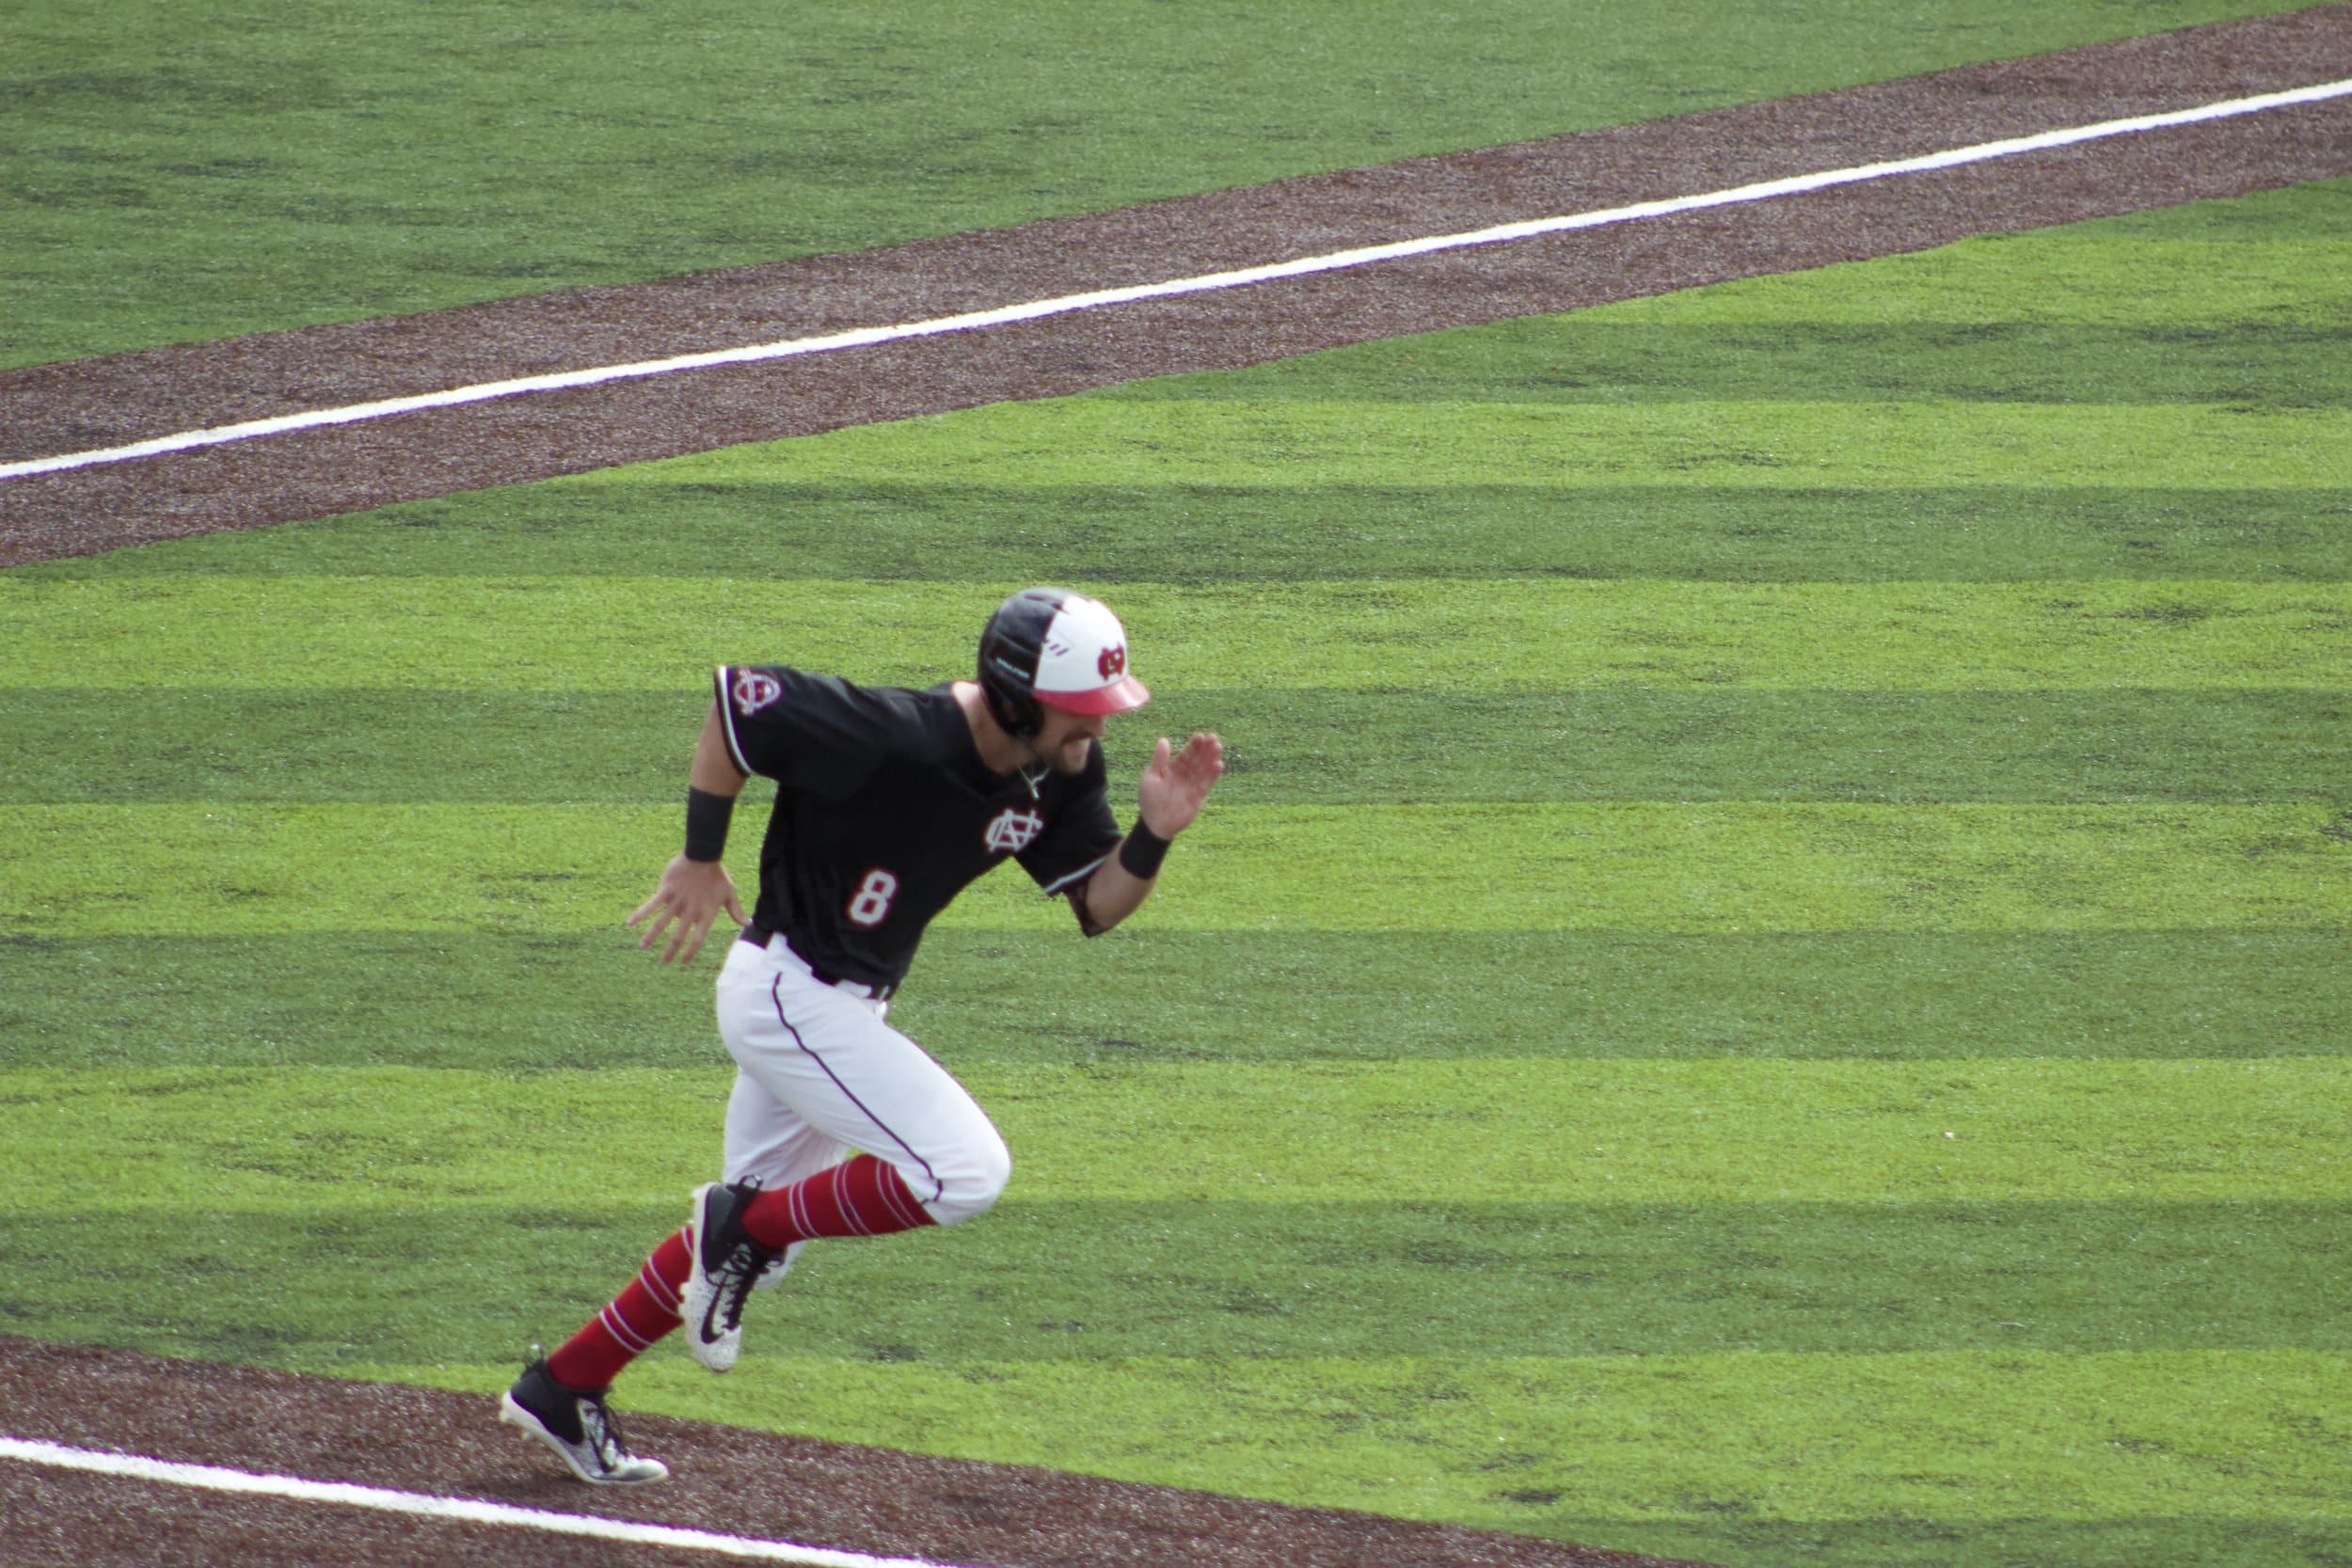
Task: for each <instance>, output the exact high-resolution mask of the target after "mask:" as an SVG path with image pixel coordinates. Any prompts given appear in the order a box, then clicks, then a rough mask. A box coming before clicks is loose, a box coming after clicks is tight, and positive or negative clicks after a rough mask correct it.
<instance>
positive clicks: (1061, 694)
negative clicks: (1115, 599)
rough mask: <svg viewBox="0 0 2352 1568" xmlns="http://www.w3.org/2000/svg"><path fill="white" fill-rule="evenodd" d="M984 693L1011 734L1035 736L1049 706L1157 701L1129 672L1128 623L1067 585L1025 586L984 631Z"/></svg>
mask: <svg viewBox="0 0 2352 1568" xmlns="http://www.w3.org/2000/svg"><path fill="white" fill-rule="evenodd" d="M980 690H981V692H982V694H983V695H985V696H986V697H987V699H988V711H989V712H990V713H991V714H992V715H993V716H994V718H995V720H996V722H997V723H999V724H1001V725H1003V726H1004V728H1005V730H1006V732H1007V733H1008V734H1010V735H1017V736H1032V735H1035V734H1036V733H1037V732H1038V730H1039V728H1040V727H1041V725H1042V724H1043V723H1044V722H1045V715H1044V712H1043V709H1045V708H1049V707H1057V708H1060V709H1061V710H1062V711H1064V712H1065V713H1123V712H1125V711H1126V710H1127V709H1129V708H1135V707H1141V706H1142V705H1144V704H1145V703H1146V702H1148V701H1149V700H1150V699H1151V696H1152V693H1151V692H1149V691H1147V690H1145V689H1144V687H1143V683H1142V682H1141V681H1138V680H1136V678H1135V676H1133V675H1131V674H1129V673H1127V628H1126V627H1124V626H1120V624H1119V617H1118V616H1116V615H1113V614H1112V613H1111V612H1110V610H1109V609H1108V608H1107V607H1105V606H1104V604H1103V603H1102V602H1101V601H1100V600H1096V599H1089V598H1088V597H1087V596H1086V595H1085V594H1073V593H1072V592H1070V591H1069V590H1068V589H1066V588H1025V589H1023V590H1022V591H1021V592H1020V593H1018V594H1013V595H1012V597H1010V598H1009V599H1007V600H1006V601H1005V602H1004V603H1003V604H1001V605H998V606H997V607H996V613H995V614H993V615H992V616H990V617H989V619H988V629H987V630H986V631H984V632H982V633H981V634H980Z"/></svg>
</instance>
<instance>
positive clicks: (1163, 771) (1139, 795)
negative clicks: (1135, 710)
mask: <svg viewBox="0 0 2352 1568" xmlns="http://www.w3.org/2000/svg"><path fill="white" fill-rule="evenodd" d="M1224 771H1225V742H1223V741H1222V740H1219V739H1218V738H1217V737H1216V736H1215V735H1212V734H1210V733H1208V732H1207V731H1200V732H1199V733H1196V734H1195V735H1194V736H1193V737H1192V738H1191V739H1190V740H1187V741H1185V742H1184V750H1182V751H1180V752H1170V751H1169V749H1168V736H1160V743H1159V744H1158V745H1157V746H1154V747H1153V748H1152V760H1151V761H1150V762H1148V763H1145V764H1144V765H1143V783H1142V784H1141V786H1140V787H1139V788H1137V790H1136V808H1137V809H1138V810H1139V811H1140V812H1141V813H1142V816H1143V825H1144V826H1145V827H1147V828H1149V829H1151V830H1152V832H1155V833H1157V834H1159V835H1160V836H1161V837H1162V838H1174V837H1175V836H1176V835H1177V834H1178V833H1181V832H1184V830H1185V829H1186V828H1189V827H1191V826H1192V819H1193V818H1194V817H1196V816H1200V806H1201V802H1203V801H1205V800H1208V798H1209V791H1210V790H1211V789H1213V788H1215V787H1216V781H1217V778H1218V776H1219V775H1221V774H1222V773H1223V772H1224Z"/></svg>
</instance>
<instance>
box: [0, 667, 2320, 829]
mask: <svg viewBox="0 0 2352 1568" xmlns="http://www.w3.org/2000/svg"><path fill="white" fill-rule="evenodd" d="M2345 679H2346V681H2347V682H2348V683H2352V671H2347V672H2346V673H2345ZM707 701H708V698H707V695H706V693H705V691H704V690H703V689H702V688H701V687H700V686H689V687H684V688H681V689H678V690H676V691H669V692H655V691H591V692H583V693H577V694H575V693H568V692H538V691H524V692H505V691H486V690H467V691H424V690H410V689H354V690H345V691H339V692H336V693H333V694H332V695H330V696H327V697H325V698H322V697H320V696H318V695H316V694H314V693H313V692H311V691H308V690H299V689H297V690H283V689H266V688H262V689H233V690H215V689H200V688H199V689H189V688H174V689H162V690H133V689H100V690H96V691H87V690H75V689H64V690H56V689H18V690H13V691H0V727H4V728H5V729H6V730H7V732H8V736H10V742H11V746H12V748H13V752H12V754H11V755H10V756H9V758H8V763H7V765H6V768H5V769H0V800H6V801H13V802H18V803H32V802H40V801H50V802H56V803H67V802H72V801H77V800H93V801H95V800H122V801H132V800H136V801H146V802H156V801H167V800H181V801H209V802H229V801H246V800H256V801H258V800H278V801H290V802H291V801H327V800H343V801H361V800H370V801H403V800H408V801H421V800H438V801H451V802H455V801H513V802H529V801H538V800H547V799H548V798H550V797H551V796H552V797H554V798H558V799H561V800H564V801H567V802H575V803H578V802H584V801H592V800H612V801H628V802H634V803H647V802H655V801H660V802H662V803H669V802H671V801H673V800H674V799H675V796H676V794H677V790H678V787H679V779H680V777H681V774H682V769H683V767H684V763H683V761H682V756H683V754H684V752H685V751H686V748H687V746H688V744H689V743H690V740H691V734H692V732H693V731H694V730H695V729H696V728H697V727H698V726H699V725H700V722H701V715H702V712H703V710H704V707H705V706H706V705H707ZM322 703H326V704H327V705H331V706H332V707H334V708H336V709H338V710H341V711H342V712H344V713H346V714H349V715H353V716H356V717H353V718H351V719H349V720H348V721H342V722H337V723H334V724H322V723H321V722H320V706H321V704H322ZM1197 729H1213V730H1216V732H1217V733H1218V734H1220V735H1221V736H1223V737H1224V739H1225V746H1226V755H1227V764H1228V771H1227V774H1226V777H1225V779H1224V781H1223V782H1222V783H1221V784H1219V785H1218V796H1217V799H1218V800H1219V801H1220V802H1222V803H1227V804H1272V803H1292V802H1305V801H1334V802H1336V801H1361V802H1364V803H1367V804H1378V803H1391V802H1395V801H1399V800H1411V801H1423V802H1426V801H1434V800H1531V801H1532V800H1882V801H1917V802H1933V801H1966V800H1977V801H2013V802H2018V803H2029V802H2036V801H2040V802H2073V801H2079V802H2093V801H2122V800H2167V801H2237V802H2252V801H2262V800H2341V799H2343V798H2344V795H2345V781H2346V780H2348V779H2352V692H2347V691H2341V690H2324V689H2314V690H2264V689H2246V690H2227V691H2222V690H2169V691H2134V690H2087V689H2073V690H2058V691H2013V692H1983V691H1902V692H1888V691H1764V690H1754V689H1737V690H1730V691H1717V690H1703V689H1702V690H1664V691H1645V690H1632V689H1624V688H1604V689H1568V690H1531V691H1515V692H1484V691H1471V692H1442V693H1441V692H1420V691H1415V692H1393V691H1349V690H1344V689H1336V688H1325V689H1318V690H1304V691H1300V690H1282V689H1248V688H1237V689H1205V690H1203V689H1181V688H1180V689H1172V690H1171V689H1165V688H1164V689H1162V691H1161V692H1159V693H1157V694H1155V695H1154V697H1153V700H1152V705H1151V707H1150V708H1149V709H1148V710H1147V711H1146V712H1144V713H1142V714H1140V715H1138V716H1136V718H1133V719H1127V720H1121V721H1120V722H1119V723H1118V724H1116V725H1115V726H1114V727H1113V729H1112V732H1111V734H1110V736H1108V737H1107V739H1106V742H1105V744H1106V748H1107V752H1108V755H1109V760H1110V765H1111V771H1112V773H1113V774H1114V776H1117V777H1120V778H1121V779H1124V778H1126V777H1128V776H1131V775H1132V774H1134V773H1135V772H1136V770H1138V769H1139V768H1141V766H1142V764H1143V761H1144V759H1145V757H1146V756H1147V755H1148V750H1149V747H1150V745H1151V742H1152V737H1153V736H1158V735H1161V734H1168V735H1176V736H1181V735H1186V734H1189V733H1191V732H1192V731H1194V730H1197Z"/></svg>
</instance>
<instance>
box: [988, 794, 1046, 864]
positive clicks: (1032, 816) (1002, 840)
mask: <svg viewBox="0 0 2352 1568" xmlns="http://www.w3.org/2000/svg"><path fill="white" fill-rule="evenodd" d="M1044 831H1045V818H1044V817H1042V816H1039V815H1038V814H1037V813H1036V812H1033V811H1024V810H1022V809H1021V808H1020V807H1019V806H1007V807H1006V808H1005V809H1004V810H1003V811H1000V812H998V813H997V814H996V817H995V820H993V821H992V822H991V823H989V825H988V832H987V833H986V835H985V837H986V839H987V841H988V847H989V850H990V852H991V853H993V854H998V855H1017V854H1019V853H1021V851H1022V850H1024V849H1026V848H1027V847H1029V846H1030V845H1031V844H1032V843H1034V842H1035V841H1036V839H1037V835H1038V834H1040V833H1041V832H1044Z"/></svg>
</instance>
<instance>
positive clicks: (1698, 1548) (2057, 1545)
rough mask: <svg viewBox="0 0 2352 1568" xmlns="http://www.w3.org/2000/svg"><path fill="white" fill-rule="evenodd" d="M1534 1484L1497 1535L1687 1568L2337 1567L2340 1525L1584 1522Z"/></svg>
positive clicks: (1705, 1502)
mask: <svg viewBox="0 0 2352 1568" xmlns="http://www.w3.org/2000/svg"><path fill="white" fill-rule="evenodd" d="M1560 1496H1561V1494H1560V1493H1559V1492H1557V1491H1554V1490H1551V1489H1549V1488H1547V1487H1545V1486H1544V1485H1542V1484H1541V1483H1540V1478H1538V1479H1537V1480H1533V1481H1531V1480H1527V1479H1525V1478H1521V1479H1520V1480H1519V1481H1518V1482H1516V1483H1515V1482H1514V1481H1513V1480H1512V1479H1511V1478H1510V1477H1509V1476H1508V1475H1498V1476H1497V1477H1496V1479H1495V1492H1494V1497H1495V1501H1496V1502H1497V1503H1498V1504H1501V1505H1504V1508H1505V1509H1506V1512H1504V1513H1502V1515H1501V1516H1500V1517H1499V1518H1497V1519H1495V1520H1493V1521H1492V1523H1493V1525H1494V1526H1495V1527H1496V1528H1506V1529H1510V1530H1513V1531H1516V1532H1518V1533H1520V1534H1524V1535H1541V1536H1546V1537H1549V1539H1551V1540H1554V1541H1567V1542H1573V1543H1575V1544H1578V1545H1582V1546H1597V1547H1603V1548H1610V1549H1613V1550H1617V1551H1625V1552H1645V1553H1649V1554H1651V1555H1653V1556H1657V1557H1662V1558H1669V1559H1673V1560H1678V1561H1687V1562H1723V1563H1736V1564H1738V1565H1739V1568H1826V1565H1830V1564H1839V1565H1847V1564H1851V1568H2126V1565H2129V1568H2139V1565H2141V1564H2158V1563H2162V1564H2168V1565H2173V1568H2191V1565H2193V1568H2340V1565H2341V1564H2343V1563H2344V1562H2346V1561H2352V1522H2347V1521H2345V1520H2343V1519H2328V1518H2305V1519H2239V1518H2229V1519H2207V1518H2179V1517H2173V1516H2170V1515H2166V1514H2155V1513H2138V1514H2135V1515H2134V1516H2133V1517H2131V1518H2128V1519H2065V1518H2057V1519H2033V1518H2028V1519H2015V1518H2010V1519H1964V1520H1949V1519H1829V1520H1820V1519H1801V1520H1788V1519H1774V1518H1767V1517H1758V1516H1757V1514H1758V1512H1759V1511H1758V1509H1757V1506H1756V1504H1755V1503H1753V1502H1749V1501H1746V1500H1744V1499H1741V1498H1737V1497H1723V1498H1701V1499H1694V1500H1693V1506H1694V1507H1696V1508H1699V1509H1703V1510H1705V1511H1706V1512H1707V1513H1708V1514H1709V1515H1711V1517H1708V1518H1706V1519H1704V1520H1698V1519H1677V1520H1672V1521H1661V1520H1657V1519H1616V1518H1592V1517H1588V1516H1581V1515H1575V1514H1570V1513H1564V1512H1562V1511H1561V1510H1558V1509H1555V1508H1553V1507H1551V1506H1549V1505H1550V1503H1551V1502H1553V1501H1556V1500H1557V1499H1558V1497H1560Z"/></svg>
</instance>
